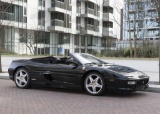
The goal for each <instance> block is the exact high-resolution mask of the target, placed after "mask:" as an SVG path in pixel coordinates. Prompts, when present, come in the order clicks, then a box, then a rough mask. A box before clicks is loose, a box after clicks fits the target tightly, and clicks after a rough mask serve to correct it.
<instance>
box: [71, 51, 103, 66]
mask: <svg viewBox="0 0 160 114" xmlns="http://www.w3.org/2000/svg"><path fill="white" fill-rule="evenodd" d="M73 55H74V56H75V57H76V58H77V59H78V60H79V61H80V62H81V63H82V64H106V63H105V62H103V61H102V60H100V59H98V58H96V57H94V56H92V55H90V54H86V53H74V54H73Z"/></svg>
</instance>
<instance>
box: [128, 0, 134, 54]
mask: <svg viewBox="0 0 160 114" xmlns="http://www.w3.org/2000/svg"><path fill="white" fill-rule="evenodd" d="M127 2H128V3H127V4H128V6H127V7H128V9H129V5H130V1H129V0H128V1H127ZM127 18H128V23H129V27H128V29H129V30H128V31H129V44H130V57H132V55H133V54H132V41H131V29H130V28H131V27H130V26H131V25H130V17H129V10H128V16H127Z"/></svg>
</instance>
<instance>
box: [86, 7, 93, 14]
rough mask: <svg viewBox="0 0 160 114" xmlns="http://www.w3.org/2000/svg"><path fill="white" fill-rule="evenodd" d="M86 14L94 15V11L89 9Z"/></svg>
mask: <svg viewBox="0 0 160 114" xmlns="http://www.w3.org/2000/svg"><path fill="white" fill-rule="evenodd" d="M86 13H88V14H92V15H94V9H90V8H87V9H86Z"/></svg>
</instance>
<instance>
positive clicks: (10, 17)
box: [0, 12, 15, 21]
mask: <svg viewBox="0 0 160 114" xmlns="http://www.w3.org/2000/svg"><path fill="white" fill-rule="evenodd" d="M0 15H1V16H0V18H1V19H3V20H8V21H15V19H14V14H13V13H7V12H2V13H0Z"/></svg>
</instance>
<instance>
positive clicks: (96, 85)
mask: <svg viewBox="0 0 160 114" xmlns="http://www.w3.org/2000/svg"><path fill="white" fill-rule="evenodd" d="M85 88H86V90H87V92H88V93H90V94H92V95H98V94H100V93H102V92H103V90H104V82H103V79H102V77H101V76H100V75H98V74H94V73H92V74H89V75H88V76H87V77H86V79H85Z"/></svg>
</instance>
